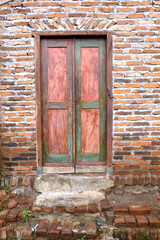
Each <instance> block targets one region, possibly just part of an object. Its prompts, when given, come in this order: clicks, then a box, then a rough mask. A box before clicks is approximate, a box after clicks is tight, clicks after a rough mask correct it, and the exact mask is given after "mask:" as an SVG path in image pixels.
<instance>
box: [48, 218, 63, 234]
mask: <svg viewBox="0 0 160 240" xmlns="http://www.w3.org/2000/svg"><path fill="white" fill-rule="evenodd" d="M61 222H62V220H61V219H54V220H53V221H52V224H51V227H50V230H49V236H50V237H54V236H55V237H56V236H59V235H60V231H61V230H60V226H61Z"/></svg>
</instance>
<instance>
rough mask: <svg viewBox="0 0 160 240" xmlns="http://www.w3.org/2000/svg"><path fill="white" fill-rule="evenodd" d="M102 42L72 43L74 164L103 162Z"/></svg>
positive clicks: (104, 114)
mask: <svg viewBox="0 0 160 240" xmlns="http://www.w3.org/2000/svg"><path fill="white" fill-rule="evenodd" d="M105 52H106V47H105V40H77V41H75V79H76V161H77V164H81V165H85V164H87V165H94V164H95V165H101V164H102V163H104V162H106V79H105V76H106V70H105V67H106V55H105Z"/></svg>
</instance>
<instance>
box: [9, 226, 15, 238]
mask: <svg viewBox="0 0 160 240" xmlns="http://www.w3.org/2000/svg"><path fill="white" fill-rule="evenodd" d="M14 227H15V225H14V224H12V225H10V226H9V227H8V231H7V233H8V238H9V239H13V236H14Z"/></svg>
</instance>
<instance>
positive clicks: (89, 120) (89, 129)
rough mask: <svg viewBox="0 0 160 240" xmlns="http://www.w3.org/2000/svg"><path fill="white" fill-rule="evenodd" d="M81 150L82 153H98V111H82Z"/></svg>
mask: <svg viewBox="0 0 160 240" xmlns="http://www.w3.org/2000/svg"><path fill="white" fill-rule="evenodd" d="M81 150H82V153H100V110H99V109H82V112H81Z"/></svg>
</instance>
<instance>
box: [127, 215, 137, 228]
mask: <svg viewBox="0 0 160 240" xmlns="http://www.w3.org/2000/svg"><path fill="white" fill-rule="evenodd" d="M124 218H125V221H126V226H127V227H136V220H135V217H133V216H125V217H124Z"/></svg>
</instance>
